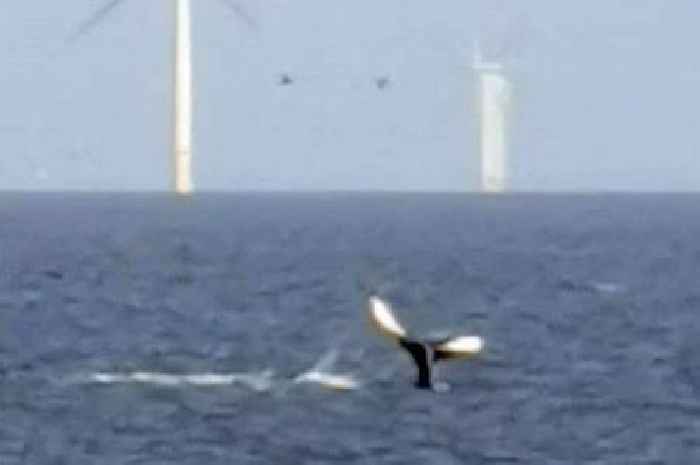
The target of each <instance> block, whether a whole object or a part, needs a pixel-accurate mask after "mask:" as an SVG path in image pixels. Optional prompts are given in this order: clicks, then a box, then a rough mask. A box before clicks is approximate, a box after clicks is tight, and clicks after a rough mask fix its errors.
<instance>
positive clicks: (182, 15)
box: [71, 0, 256, 195]
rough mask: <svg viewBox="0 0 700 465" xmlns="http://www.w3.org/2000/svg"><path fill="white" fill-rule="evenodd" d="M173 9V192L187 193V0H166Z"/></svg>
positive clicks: (86, 26) (84, 27)
mask: <svg viewBox="0 0 700 465" xmlns="http://www.w3.org/2000/svg"><path fill="white" fill-rule="evenodd" d="M126 1H127V0H110V1H109V2H108V3H106V4H105V5H104V6H102V7H101V8H100V9H99V10H97V11H96V12H95V13H94V14H93V15H92V17H90V18H89V19H88V20H87V21H85V22H83V23H82V24H81V25H80V26H79V27H78V28H77V29H76V32H75V33H74V34H73V35H72V36H71V39H76V38H78V37H79V36H81V35H83V34H85V33H86V32H87V31H89V30H90V29H92V27H93V26H95V25H96V24H98V23H99V22H100V21H102V20H103V19H104V18H105V17H106V16H107V15H109V14H110V13H111V12H112V10H113V9H114V8H116V7H117V6H119V5H120V4H122V3H124V2H126ZM170 1H171V2H172V4H173V5H174V8H175V24H174V26H175V43H174V52H175V53H174V56H175V60H174V66H173V90H174V93H173V98H174V105H173V111H174V114H173V136H172V137H173V145H172V147H173V149H172V150H173V152H172V154H173V155H172V156H173V175H172V180H173V181H172V182H173V189H174V191H175V192H176V193H177V194H180V195H190V194H192V192H193V190H194V183H193V181H192V15H191V8H190V7H191V3H190V0H170ZM220 1H221V3H222V4H224V5H225V6H226V7H227V8H229V9H231V10H232V11H233V12H234V13H235V14H236V15H237V16H238V17H239V18H241V19H243V21H244V22H245V23H246V24H247V25H248V26H250V27H255V26H256V24H255V22H254V21H253V19H252V18H251V17H250V16H248V15H247V14H246V13H245V11H244V10H243V8H241V7H240V6H239V5H237V4H236V3H234V2H232V1H230V0H220Z"/></svg>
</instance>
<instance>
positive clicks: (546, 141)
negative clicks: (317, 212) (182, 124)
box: [0, 0, 700, 190]
mask: <svg viewBox="0 0 700 465" xmlns="http://www.w3.org/2000/svg"><path fill="white" fill-rule="evenodd" d="M106 3H107V0H64V1H49V0H41V1H39V0H25V1H23V2H3V5H2V6H0V69H1V70H2V73H0V84H1V85H0V102H2V105H1V106H0V141H2V143H3V144H2V149H1V151H0V188H2V189H26V188H36V189H165V188H168V186H169V183H170V176H169V171H170V166H169V162H170V125H171V121H170V109H171V104H172V102H171V97H170V96H171V77H170V75H171V58H172V50H171V42H172V9H173V8H172V4H173V2H172V0H125V1H124V2H123V4H122V5H120V6H119V7H118V8H115V9H114V10H113V12H112V14H110V15H109V16H108V17H106V18H105V20H104V21H102V22H101V23H100V24H99V25H98V26H97V27H95V28H94V29H93V30H91V31H90V32H89V33H88V34H86V35H84V36H82V37H81V38H80V40H77V41H75V42H67V38H68V37H69V35H70V34H71V33H72V32H73V31H74V30H75V28H76V27H77V26H78V25H79V24H80V23H81V22H83V21H85V20H86V19H87V18H89V17H90V16H91V15H92V14H93V13H94V12H95V11H96V10H98V9H99V8H100V7H101V6H103V5H105V4H106ZM193 3H194V5H193V8H194V24H193V31H194V39H195V43H194V59H195V95H196V115H195V134H194V136H195V154H194V156H195V182H196V185H197V187H198V188H200V189H231V190H238V189H263V190H264V189H391V190H404V189H410V190H426V189H427V190H465V189H467V190H470V189H475V188H476V187H477V174H478V158H477V144H476V126H475V124H476V119H475V118H476V114H475V112H474V92H475V84H474V78H475V76H474V74H473V71H472V70H471V69H470V67H469V65H470V61H471V44H472V40H473V39H474V38H476V37H480V38H481V39H482V41H483V42H484V43H485V48H486V49H487V51H488V52H489V53H490V54H491V55H492V56H498V57H499V58H502V59H503V60H504V61H505V62H507V63H508V64H509V66H510V69H511V73H512V77H513V83H514V85H515V87H516V90H515V110H514V115H513V121H512V126H513V127H512V136H513V144H512V152H511V166H512V169H511V172H512V185H513V187H514V188H515V189H522V190H539V189H543V190H562V189H564V190H572V189H574V190H575V189H632V190H679V189H680V190H697V189H698V188H700V157H699V156H698V155H699V149H700V144H699V143H698V135H699V134H700V119H699V117H698V116H697V109H698V108H699V107H700V90H699V84H700V55H699V54H698V53H697V50H696V48H697V44H698V43H700V28H698V27H697V19H698V18H700V3H699V2H696V1H691V0H687V1H683V0H677V1H668V2H663V1H661V0H655V1H643V0H626V1H623V0H594V1H586V2H560V1H554V0H551V1H545V0H540V1H536V0H531V1H528V2H522V1H516V0H510V1H496V0H480V1H469V2H467V1H464V0H444V1H439V2H435V1H433V2H429V1H425V0H421V1H419V0H353V1H332V0H239V1H238V3H239V4H240V5H241V6H243V7H244V8H245V9H246V11H247V12H248V13H249V14H250V15H251V16H252V17H254V18H255V20H256V22H257V24H258V27H257V28H251V27H249V26H248V25H246V23H245V22H243V21H241V20H240V19H238V18H236V17H235V16H234V15H233V14H232V13H231V11H230V10H228V9H226V8H225V7H223V6H222V2H220V1H219V0H193ZM281 73H287V74H289V75H290V76H291V77H292V79H293V80H294V82H293V83H292V85H289V86H279V85H277V83H278V80H279V75H280V74H281ZM379 77H388V78H389V79H390V84H389V86H387V87H386V88H385V89H384V90H381V91H380V90H379V89H378V88H377V86H376V85H375V79H376V78H379Z"/></svg>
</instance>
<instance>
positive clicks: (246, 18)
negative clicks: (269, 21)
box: [219, 0, 260, 30]
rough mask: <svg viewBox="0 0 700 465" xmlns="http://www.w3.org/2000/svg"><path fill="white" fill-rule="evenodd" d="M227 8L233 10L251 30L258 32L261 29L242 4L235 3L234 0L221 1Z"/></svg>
mask: <svg viewBox="0 0 700 465" xmlns="http://www.w3.org/2000/svg"><path fill="white" fill-rule="evenodd" d="M219 1H220V2H221V3H222V4H223V5H224V6H225V7H226V8H228V9H229V10H231V11H232V12H233V14H234V15H236V16H238V18H240V19H241V20H242V21H243V22H244V23H245V24H246V25H247V26H248V27H249V28H251V29H254V30H258V29H260V27H259V26H258V22H257V21H255V18H253V17H252V16H251V15H249V14H248V12H247V11H246V10H245V8H243V7H242V6H241V5H240V4H238V3H237V2H234V1H233V0H219Z"/></svg>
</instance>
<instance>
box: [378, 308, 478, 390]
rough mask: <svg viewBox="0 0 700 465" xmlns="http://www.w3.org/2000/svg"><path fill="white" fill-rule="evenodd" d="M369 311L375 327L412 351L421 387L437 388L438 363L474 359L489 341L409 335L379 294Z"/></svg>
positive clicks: (470, 337) (411, 355)
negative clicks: (435, 372)
mask: <svg viewBox="0 0 700 465" xmlns="http://www.w3.org/2000/svg"><path fill="white" fill-rule="evenodd" d="M367 311H368V314H369V318H370V321H371V323H372V324H373V326H374V327H375V328H376V329H377V330H379V332H380V333H381V334H382V335H384V336H386V337H388V338H389V339H391V340H393V341H394V342H395V343H396V344H397V346H398V347H400V348H402V349H403V350H405V351H406V352H407V353H408V354H409V356H410V357H411V359H412V360H413V362H414V364H415V365H416V372H417V374H416V380H415V383H414V384H415V386H416V387H417V388H419V389H435V388H436V383H435V382H434V380H433V373H434V366H435V364H436V363H437V362H440V361H443V360H454V359H468V358H472V357H474V356H476V355H478V354H479V353H481V352H482V351H483V350H484V346H485V343H484V340H483V338H481V337H480V336H475V335H472V336H448V337H439V338H419V337H417V336H413V335H411V334H409V333H408V331H407V330H406V329H405V328H404V327H403V326H402V325H401V323H399V320H398V319H397V318H396V315H395V314H394V311H393V310H392V308H391V305H390V304H389V303H388V302H386V301H384V300H382V299H381V298H379V297H377V296H370V297H369V299H368V300H367Z"/></svg>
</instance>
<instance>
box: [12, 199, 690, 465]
mask: <svg viewBox="0 0 700 465" xmlns="http://www.w3.org/2000/svg"><path fill="white" fill-rule="evenodd" d="M699 201H700V197H698V196H697V195H588V196H573V195H570V196H568V195H556V196H540V195H525V196H497V197H490V196H478V195H417V194H416V195H390V194H386V195H369V194H367V195H346V194H335V195H334V194H324V195H320V194H319V195H311V194H309V195H288V194H275V195H262V194H260V195H255V194H245V195H244V194H238V195H201V196H197V197H195V198H193V199H190V200H181V199H174V198H171V197H169V196H158V195H153V196H138V195H119V196H116V195H106V194H105V195H77V194H76V195H56V196H48V195H26V196H23V195H19V194H3V196H2V197H0V463H1V464H3V465H5V464H7V465H14V464H66V465H79V464H86V465H87V464H95V463H100V464H134V465H135V464H233V463H235V464H263V463H274V464H297V463H362V464H365V463H367V464H411V463H416V464H417V463H435V464H442V465H449V464H458V463H469V464H502V463H503V464H505V463H509V464H512V463H527V464H537V465H541V464H574V463H575V464H589V463H590V464H603V463H606V464H608V463H617V464H690V463H696V462H697V461H698V459H700V315H699V314H698V312H699V311H700V240H699V239H698V238H699V237H700V215H699V213H700V207H699V205H700V202H699ZM370 293H378V294H379V295H381V296H383V297H385V298H387V299H388V300H390V301H391V302H392V303H393V304H394V306H395V308H396V310H397V312H398V314H399V316H400V318H401V319H402V321H403V322H404V323H405V324H406V325H407V326H409V327H410V328H412V329H414V330H415V331H416V332H419V333H429V332H432V331H439V330H445V329H451V330H454V331H458V332H464V333H472V334H479V335H482V336H483V337H485V338H486V341H487V350H486V352H485V353H484V354H483V356H481V357H479V358H478V359H476V360H473V361H467V362H452V363H449V364H445V365H444V367H442V369H441V371H440V372H439V375H440V377H441V379H444V380H445V381H447V382H449V383H450V385H451V390H450V391H449V392H447V393H440V394H436V393H431V392H425V391H419V390H415V389H414V388H413V387H412V385H411V381H412V377H413V367H412V366H411V363H410V362H409V361H408V360H407V358H406V357H405V356H404V354H402V353H400V352H399V351H397V350H394V349H393V348H392V347H391V345H390V344H388V343H387V342H386V341H383V340H380V338H378V337H377V336H376V335H375V334H374V333H373V332H371V331H370V330H369V329H368V326H367V323H366V316H365V314H364V312H363V305H364V299H365V298H366V297H367V296H368V295H369V294H370ZM333 348H336V349H337V350H338V353H339V358H338V361H337V363H336V365H335V367H334V370H337V371H338V372H342V373H350V374H352V375H354V376H355V377H356V378H357V379H359V380H361V381H362V383H363V384H362V388H361V389H358V390H353V391H343V392H338V391H333V390H328V389H325V388H323V387H321V386H317V385H301V384H290V383H289V382H288V381H287V380H289V379H291V378H293V377H294V376H296V375H297V374H298V373H300V372H301V371H303V370H305V369H308V368H309V367H310V366H311V365H313V364H314V363H315V362H316V360H317V359H318V358H319V356H321V355H322V354H324V353H326V352H327V351H328V350H329V349H333ZM264 369H271V370H274V379H275V380H276V381H275V383H277V384H275V385H273V386H272V387H271V388H270V389H266V390H262V391H256V390H254V389H251V388H250V387H248V386H244V385H238V384H235V385H230V386H191V385H178V386H162V385H156V384H149V383H114V384H98V383H90V382H84V381H85V376H86V374H89V373H95V372H118V373H122V372H123V373H128V372H133V371H150V372H161V373H171V374H186V373H205V372H216V373H230V372H255V371H259V370H264ZM81 380H82V381H81Z"/></svg>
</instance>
